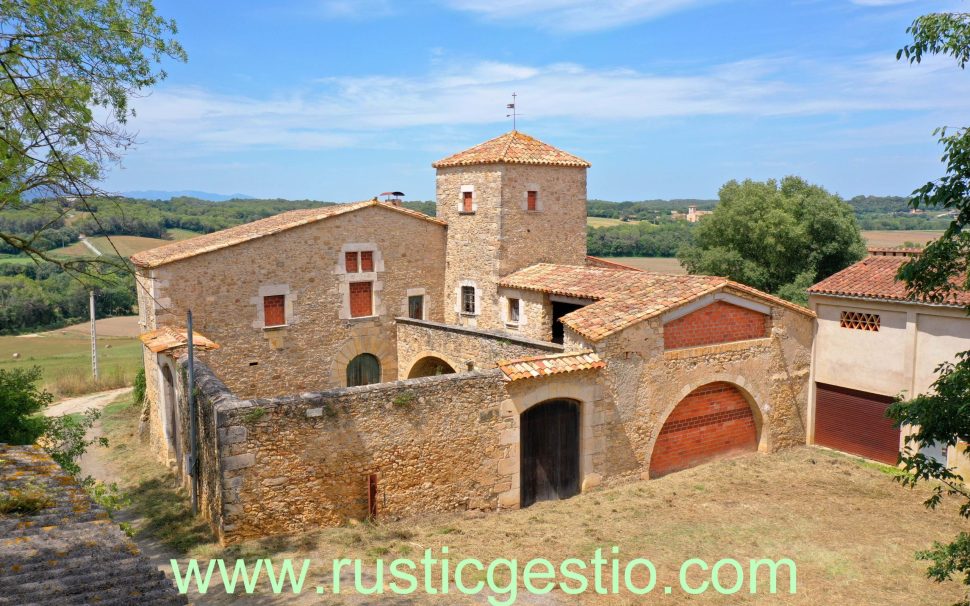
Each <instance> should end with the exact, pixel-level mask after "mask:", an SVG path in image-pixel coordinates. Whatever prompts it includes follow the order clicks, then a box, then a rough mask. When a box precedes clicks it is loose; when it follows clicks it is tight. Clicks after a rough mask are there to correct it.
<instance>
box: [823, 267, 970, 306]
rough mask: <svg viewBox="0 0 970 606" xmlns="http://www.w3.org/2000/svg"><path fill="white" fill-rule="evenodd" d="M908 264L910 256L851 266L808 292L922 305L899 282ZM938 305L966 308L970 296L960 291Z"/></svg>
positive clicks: (969, 302) (903, 284)
mask: <svg viewBox="0 0 970 606" xmlns="http://www.w3.org/2000/svg"><path fill="white" fill-rule="evenodd" d="M909 260H910V256H895V257H894V256H885V255H874V256H870V257H866V258H865V259H863V260H862V261H859V262H858V263H856V264H855V265H850V266H849V267H846V268H845V269H843V270H842V271H840V272H838V273H836V274H833V275H831V276H829V277H828V278H825V279H824V280H822V281H821V282H819V283H818V284H815V285H814V286H812V287H811V288H809V289H808V292H809V294H818V295H837V296H842V297H859V298H864V299H883V300H886V301H910V302H919V301H920V300H919V299H916V298H914V297H911V296H909V294H908V293H907V292H906V284H905V283H904V282H900V281H898V280H896V273H897V272H898V271H899V268H900V266H901V265H902V264H903V263H906V262H907V261H909ZM957 284H958V282H957V281H955V282H954V285H957ZM938 304H941V305H952V306H954V307H965V306H967V305H970V292H967V291H965V290H957V291H955V292H953V293H952V296H951V297H950V298H949V299H948V300H947V301H944V302H939V303H938Z"/></svg>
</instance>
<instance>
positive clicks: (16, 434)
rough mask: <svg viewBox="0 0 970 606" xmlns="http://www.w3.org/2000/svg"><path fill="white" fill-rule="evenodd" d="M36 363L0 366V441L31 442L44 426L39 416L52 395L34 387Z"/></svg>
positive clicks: (44, 422)
mask: <svg viewBox="0 0 970 606" xmlns="http://www.w3.org/2000/svg"><path fill="white" fill-rule="evenodd" d="M40 375H41V370H40V368H39V367H37V366H34V367H32V368H15V369H13V370H2V369H0V443H2V442H6V443H7V444H33V443H34V442H35V441H36V440H37V438H39V437H40V436H41V435H42V434H43V433H44V430H45V429H46V428H47V423H46V419H45V418H44V417H42V416H39V413H40V412H41V411H43V410H44V408H46V407H47V406H48V405H49V404H50V403H51V402H52V401H53V400H54V396H52V395H51V394H49V393H47V392H46V391H40V390H39V389H38V388H37V382H38V380H39V379H40Z"/></svg>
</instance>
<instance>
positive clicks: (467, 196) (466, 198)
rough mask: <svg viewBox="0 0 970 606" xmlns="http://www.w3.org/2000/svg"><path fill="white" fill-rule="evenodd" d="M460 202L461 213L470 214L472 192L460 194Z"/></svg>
mask: <svg viewBox="0 0 970 606" xmlns="http://www.w3.org/2000/svg"><path fill="white" fill-rule="evenodd" d="M461 200H462V211H463V212H466V213H470V212H472V210H473V207H472V192H470V191H463V192H461Z"/></svg>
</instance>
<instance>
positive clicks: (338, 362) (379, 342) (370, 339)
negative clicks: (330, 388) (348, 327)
mask: <svg viewBox="0 0 970 606" xmlns="http://www.w3.org/2000/svg"><path fill="white" fill-rule="evenodd" d="M365 353H367V354H371V355H373V356H376V357H377V360H378V361H379V362H380V365H381V382H382V383H385V382H387V381H393V380H395V379H397V376H398V375H397V350H395V349H394V343H393V341H389V340H387V339H384V338H380V337H379V336H377V335H365V336H360V337H353V338H350V339H347V340H346V341H344V343H343V345H341V347H340V348H339V349H338V350H337V353H336V355H335V356H334V360H333V366H332V367H331V369H330V384H331V385H334V386H337V387H347V365H348V364H350V361H351V360H353V359H354V358H356V357H357V356H359V355H360V354H365Z"/></svg>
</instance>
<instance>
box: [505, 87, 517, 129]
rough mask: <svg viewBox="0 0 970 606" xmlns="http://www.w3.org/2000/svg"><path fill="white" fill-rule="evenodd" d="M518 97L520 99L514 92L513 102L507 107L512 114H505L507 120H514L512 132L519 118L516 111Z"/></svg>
mask: <svg viewBox="0 0 970 606" xmlns="http://www.w3.org/2000/svg"><path fill="white" fill-rule="evenodd" d="M516 97H518V95H516V94H515V93H514V92H513V93H512V102H511V103H509V104H507V105H506V106H505V108H506V109H508V110H510V113H508V114H505V117H506V118H512V130H515V119H516V117H517V116H518V113H517V112H516V109H515V98H516Z"/></svg>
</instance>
